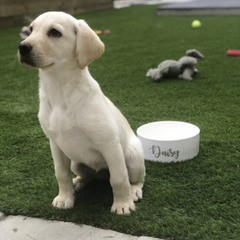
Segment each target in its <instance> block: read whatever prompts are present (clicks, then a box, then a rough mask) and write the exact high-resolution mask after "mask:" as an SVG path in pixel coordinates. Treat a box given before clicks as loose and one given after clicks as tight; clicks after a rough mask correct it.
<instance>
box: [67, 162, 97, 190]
mask: <svg viewBox="0 0 240 240" xmlns="http://www.w3.org/2000/svg"><path fill="white" fill-rule="evenodd" d="M71 170H72V172H73V173H74V174H76V175H77V177H76V178H74V179H73V185H74V188H75V191H80V190H81V189H83V188H84V187H85V186H86V185H87V184H88V183H89V182H91V181H92V180H93V179H94V178H95V175H96V172H95V171H94V170H93V169H91V168H89V167H87V166H86V165H85V164H82V163H76V162H71Z"/></svg>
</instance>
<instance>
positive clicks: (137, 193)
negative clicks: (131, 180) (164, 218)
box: [131, 183, 143, 202]
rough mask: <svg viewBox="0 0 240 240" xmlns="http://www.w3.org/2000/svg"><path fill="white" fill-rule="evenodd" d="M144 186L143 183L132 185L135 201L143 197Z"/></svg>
mask: <svg viewBox="0 0 240 240" xmlns="http://www.w3.org/2000/svg"><path fill="white" fill-rule="evenodd" d="M142 187H143V184H142V183H137V184H133V185H131V194H132V199H133V201H134V202H137V201H138V200H140V199H142Z"/></svg>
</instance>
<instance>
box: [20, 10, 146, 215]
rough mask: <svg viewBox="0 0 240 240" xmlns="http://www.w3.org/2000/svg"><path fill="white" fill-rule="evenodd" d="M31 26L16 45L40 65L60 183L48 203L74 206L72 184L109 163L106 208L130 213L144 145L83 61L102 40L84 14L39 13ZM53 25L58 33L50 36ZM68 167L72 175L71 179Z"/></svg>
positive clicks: (138, 193)
mask: <svg viewBox="0 0 240 240" xmlns="http://www.w3.org/2000/svg"><path fill="white" fill-rule="evenodd" d="M31 26H32V28H33V31H32V33H31V35H30V36H29V37H28V38H27V39H25V40H24V41H23V42H22V43H21V45H24V44H30V45H31V46H32V50H31V52H30V53H29V54H27V55H26V56H22V55H21V54H19V58H20V60H21V62H22V63H25V64H26V65H31V66H32V67H35V68H38V69H39V77H40V89H39V97H40V110H39V120H40V123H41V126H42V129H43V131H44V132H45V134H46V135H47V137H48V138H49V140H50V146H51V151H52V156H53V160H54V167H55V174H56V178H57V180H58V184H59V194H58V196H57V197H56V198H55V199H54V200H53V206H55V207H57V208H63V209H66V208H71V207H73V205H74V192H75V190H79V189H81V188H83V187H84V186H85V185H86V184H87V183H88V182H89V181H91V180H92V179H93V178H94V177H96V174H97V172H98V171H99V170H101V169H109V172H110V183H111V186H112V189H113V195H114V202H113V205H112V208H111V211H112V212H115V213H117V214H127V213H130V210H135V205H134V201H137V200H138V199H140V198H142V187H143V182H144V176H145V166H144V157H143V149H142V145H141V143H140V141H139V140H138V138H137V137H136V136H135V134H134V133H133V131H132V129H131V128H130V126H129V124H128V122H127V120H126V119H125V118H124V116H123V115H122V114H121V113H120V111H119V110H118V109H117V108H116V107H115V106H114V104H113V103H112V102H111V101H110V100H109V99H108V98H107V97H105V96H104V94H103V93H102V91H101V89H100V87H99V85H98V83H97V82H96V81H95V80H94V79H93V78H92V76H91V75H90V73H89V71H88V67H87V65H88V64H90V63H91V62H92V61H93V60H95V59H96V58H98V57H100V55H101V54H102V53H103V51H104V45H103V43H102V42H101V40H100V39H99V37H98V36H97V35H96V34H95V33H94V32H93V31H92V30H91V28H90V27H89V26H88V25H87V24H86V23H85V22H84V21H83V20H77V19H75V18H73V17H72V16H70V15H68V14H66V13H62V12H48V13H45V14H42V15H40V16H39V17H38V18H37V19H36V20H35V21H33V23H32V24H31ZM53 28H54V29H56V30H58V31H59V32H60V33H61V35H62V36H60V37H53V36H50V34H49V32H50V30H51V29H53ZM21 45H20V46H21ZM26 59H27V60H28V61H27V60H26ZM29 61H30V64H29ZM70 170H72V171H73V172H74V173H75V174H76V175H77V177H76V178H75V179H73V181H72V179H71V171H70ZM74 187H75V189H74Z"/></svg>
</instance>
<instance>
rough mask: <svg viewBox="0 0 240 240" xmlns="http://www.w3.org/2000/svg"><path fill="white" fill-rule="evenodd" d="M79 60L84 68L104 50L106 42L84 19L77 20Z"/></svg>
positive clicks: (80, 65) (79, 64)
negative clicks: (104, 42)
mask: <svg viewBox="0 0 240 240" xmlns="http://www.w3.org/2000/svg"><path fill="white" fill-rule="evenodd" d="M76 48H77V49H76V51H77V62H78V66H79V68H81V69H84V68H85V67H86V66H88V65H89V64H90V63H91V62H92V61H94V60H95V59H97V58H98V57H100V56H101V55H102V54H103V52H104V44H103V42H102V41H101V40H100V38H99V37H98V36H97V34H96V33H95V32H94V31H93V30H92V29H91V28H90V27H89V26H88V25H87V23H86V22H85V21H84V20H78V22H77V44H76Z"/></svg>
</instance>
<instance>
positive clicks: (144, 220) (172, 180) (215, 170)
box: [0, 6, 240, 240]
mask: <svg viewBox="0 0 240 240" xmlns="http://www.w3.org/2000/svg"><path fill="white" fill-rule="evenodd" d="M81 18H84V19H85V20H86V21H87V22H88V23H89V25H90V26H91V27H92V28H94V29H106V28H109V29H110V30H111V34H108V35H102V36H101V39H102V41H103V42H104V43H105V46H106V51H105V53H104V55H103V56H102V57H101V58H100V59H98V60H97V61H95V62H94V63H92V64H91V65H90V67H89V68H90V71H91V73H92V75H93V77H94V78H95V79H96V80H98V82H99V83H100V86H101V87H102V90H103V92H104V93H105V94H106V95H107V96H108V97H109V98H110V99H111V100H112V101H113V102H114V103H115V105H117V107H118V108H119V109H120V110H121V111H122V113H123V114H124V115H125V116H126V118H127V119H128V120H129V123H130V124H131V126H132V128H133V129H134V130H136V129H137V128H138V127H139V126H140V125H142V124H145V123H147V122H152V121H162V120H177V121H186V122H190V123H193V124H196V125H197V126H199V127H200V129H201V144H200V152H199V155H198V157H196V158H195V159H193V160H189V161H185V162H181V163H168V164H163V163H157V162H150V161H146V171H147V176H146V182H145V186H144V198H143V200H142V201H141V202H139V203H137V204H136V206H137V210H136V212H133V213H132V214H131V215H129V216H117V215H114V214H111V213H110V212H109V211H110V207H111V204H112V192H111V187H110V185H109V183H108V182H93V183H91V184H89V185H88V186H87V187H86V188H85V189H84V190H82V191H81V192H79V193H78V194H77V196H76V203H75V207H74V208H73V209H71V210H58V209H55V208H53V207H52V206H51V202H52V199H53V198H54V197H55V196H56V195H57V193H58V186H57V181H56V179H55V176H54V170H53V163H52V159H51V153H50V149H49V143H48V140H47V139H46V137H45V136H44V134H43V132H42V130H41V128H40V125H39V123H38V119H37V112H38V76H37V71H36V70H32V69H28V68H26V67H24V66H21V65H20V64H19V63H18V61H17V59H16V52H17V47H18V44H19V42H20V38H19V37H18V33H19V31H20V28H21V27H14V28H8V29H0V36H1V38H0V52H1V55H0V134H1V138H0V211H3V212H4V213H6V214H22V215H27V216H35V217H41V218H46V219H58V220H64V221H71V222H75V223H79V224H89V225H92V226H96V227H101V228H106V229H111V230H117V231H120V232H124V233H128V234H133V235H137V236H141V235H146V236H152V237H159V238H164V239H184V240H194V239H201V240H202V239H204V240H205V239H211V240H212V239H239V237H240V167H239V166H240V160H239V159H240V147H239V138H240V121H239V119H240V112H239V101H240V90H239V87H240V81H239V79H240V70H239V66H240V58H239V57H229V56H226V51H227V50H228V49H239V48H240V41H239V39H240V32H239V29H240V21H239V17H237V16H224V17H222V16H218V17H198V19H199V20H200V21H201V22H202V27H201V28H199V29H192V28H191V27H190V25H191V22H192V20H194V19H195V18H196V17H157V16H156V6H134V7H130V8H126V9H120V10H114V9H112V10H106V11H100V12H94V13H88V14H84V15H81ZM191 48H196V49H198V50H199V51H200V52H201V53H203V54H204V56H205V59H204V60H203V61H202V62H199V63H198V66H197V68H198V69H199V73H198V74H197V75H196V76H195V77H194V80H193V81H191V82H188V81H184V80H179V79H167V80H162V81H161V82H159V83H154V82H153V81H152V80H150V79H148V78H146V77H145V74H146V72H147V70H148V69H149V68H151V67H152V65H155V66H156V65H157V64H159V63H160V62H161V61H163V60H165V59H178V58H180V57H181V56H183V55H184V54H185V51H186V50H188V49H191Z"/></svg>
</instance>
